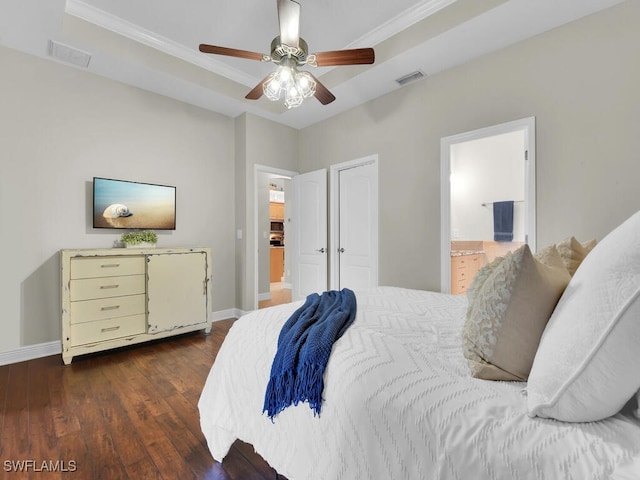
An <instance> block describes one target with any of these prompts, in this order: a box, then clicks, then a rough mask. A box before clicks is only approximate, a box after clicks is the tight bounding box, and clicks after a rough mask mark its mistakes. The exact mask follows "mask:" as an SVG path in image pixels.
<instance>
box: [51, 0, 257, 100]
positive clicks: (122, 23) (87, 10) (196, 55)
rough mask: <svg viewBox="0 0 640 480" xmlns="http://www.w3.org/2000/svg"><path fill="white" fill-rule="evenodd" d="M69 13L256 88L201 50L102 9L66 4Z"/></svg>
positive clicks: (252, 80) (73, 2)
mask: <svg viewBox="0 0 640 480" xmlns="http://www.w3.org/2000/svg"><path fill="white" fill-rule="evenodd" d="M64 11H65V13H68V14H69V15H73V16H74V17H77V18H80V19H82V20H84V21H86V22H89V23H92V24H94V25H97V26H98V27H101V28H104V29H106V30H109V31H111V32H113V33H116V34H118V35H122V36H123V37H127V38H129V39H131V40H134V41H136V42H138V43H141V44H143V45H146V46H148V47H151V48H154V49H156V50H159V51H161V52H163V53H166V54H167V55H171V56H173V57H176V58H179V59H181V60H184V61H185V62H189V63H191V64H193V65H196V66H198V67H201V68H204V69H205V70H208V71H210V72H213V73H216V74H218V75H221V76H223V77H226V78H228V79H229V80H233V81H234V82H238V83H241V84H243V85H246V86H248V87H253V86H254V85H255V83H256V79H255V78H254V77H253V76H251V75H247V74H246V73H244V72H242V71H240V70H237V69H235V68H232V67H230V66H228V65H227V64H225V63H223V62H220V61H218V60H216V59H215V58H213V57H211V56H208V55H205V54H203V53H201V52H199V51H197V50H194V49H191V48H188V47H185V46H184V45H181V44H179V43H177V42H174V41H173V40H170V39H168V38H166V37H163V36H162V35H158V34H157V33H155V32H152V31H151V30H147V29H145V28H142V27H140V26H139V25H136V24H134V23H131V22H129V21H127V20H124V19H122V18H120V17H117V16H115V15H113V14H111V13H108V12H105V11H104V10H101V9H99V8H96V7H94V6H93V5H89V4H87V3H85V2H83V1H81V0H66V3H65V9H64Z"/></svg>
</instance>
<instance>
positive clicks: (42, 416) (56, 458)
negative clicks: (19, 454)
mask: <svg viewBox="0 0 640 480" xmlns="http://www.w3.org/2000/svg"><path fill="white" fill-rule="evenodd" d="M50 366H51V359H50V357H46V358H41V359H37V360H34V361H33V362H30V363H29V376H28V390H29V401H28V402H29V428H28V435H29V459H31V460H33V461H34V463H35V467H34V471H36V472H37V474H38V479H43V480H49V479H58V480H59V479H60V478H61V475H62V474H61V470H62V469H63V465H64V463H63V462H62V461H61V459H60V455H59V452H58V439H57V436H56V431H55V426H54V423H53V413H52V410H51V405H50V399H49V388H48V384H47V381H48V370H49V368H50Z"/></svg>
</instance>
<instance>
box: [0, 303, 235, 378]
mask: <svg viewBox="0 0 640 480" xmlns="http://www.w3.org/2000/svg"><path fill="white" fill-rule="evenodd" d="M245 313H246V312H243V311H242V310H240V309H238V308H230V309H228V310H219V311H217V312H212V313H211V321H212V322H217V321H219V320H226V319H228V318H240V317H241V316H242V315H244V314H245ZM61 353H62V344H61V343H60V340H55V341H53V342H47V343H39V344H36V345H26V346H24V347H20V348H16V349H15V350H9V351H7V352H0V366H1V365H9V364H11V363H18V362H26V361H27V360H34V359H36V358H41V357H48V356H49V355H60V354H61ZM60 362H62V359H61V360H60Z"/></svg>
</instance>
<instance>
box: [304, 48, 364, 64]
mask: <svg viewBox="0 0 640 480" xmlns="http://www.w3.org/2000/svg"><path fill="white" fill-rule="evenodd" d="M375 59H376V55H375V52H374V51H373V48H354V49H352V50H333V51H331V52H320V53H316V63H317V64H318V66H319V67H329V66H333V65H366V64H370V63H373V62H374V61H375Z"/></svg>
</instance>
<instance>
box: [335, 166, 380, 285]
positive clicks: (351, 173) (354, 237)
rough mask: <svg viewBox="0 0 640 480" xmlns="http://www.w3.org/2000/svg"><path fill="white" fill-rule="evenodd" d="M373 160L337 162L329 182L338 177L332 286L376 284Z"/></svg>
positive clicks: (374, 173)
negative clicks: (340, 163)
mask: <svg viewBox="0 0 640 480" xmlns="http://www.w3.org/2000/svg"><path fill="white" fill-rule="evenodd" d="M375 160H376V159H375V158H366V159H362V160H358V161H355V162H349V163H347V164H343V165H342V166H340V165H338V166H336V167H337V168H336V171H335V173H334V176H332V182H333V181H336V180H337V183H338V185H337V199H336V198H335V197H332V204H337V205H334V209H333V216H334V220H333V225H334V226H335V225H336V223H337V227H338V228H337V230H338V231H337V235H336V236H334V244H335V243H337V245H335V247H334V246H332V248H335V253H336V254H337V255H336V261H337V265H336V262H334V263H333V265H334V267H333V269H335V270H336V274H335V275H333V278H332V280H333V281H332V288H336V289H340V288H345V287H347V288H351V289H358V288H367V287H374V286H377V285H378V181H377V176H378V175H377V171H378V169H377V163H376V161H375ZM333 191H334V192H335V190H333ZM336 200H337V201H336ZM336 217H337V218H336ZM335 237H337V238H335ZM332 253H334V251H333V250H332ZM336 277H337V278H336Z"/></svg>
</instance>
